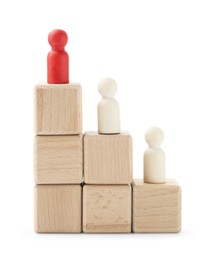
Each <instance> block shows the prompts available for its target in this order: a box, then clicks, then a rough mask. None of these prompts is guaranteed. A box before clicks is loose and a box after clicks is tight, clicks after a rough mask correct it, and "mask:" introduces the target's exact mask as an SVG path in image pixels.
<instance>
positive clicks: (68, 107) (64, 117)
mask: <svg viewBox="0 0 214 260" xmlns="http://www.w3.org/2000/svg"><path fill="white" fill-rule="evenodd" d="M35 132H36V134H37V135H68V134H81V133H82V90H81V86H80V85H78V84H40V85H37V86H36V87H35Z"/></svg>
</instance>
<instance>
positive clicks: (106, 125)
mask: <svg viewBox="0 0 214 260" xmlns="http://www.w3.org/2000/svg"><path fill="white" fill-rule="evenodd" d="M98 90H99V92H100V94H101V96H102V100H101V101H100V102H99V104H98V107H97V111H98V132H99V134H119V133H120V108H119V104H118V102H117V100H116V99H115V98H114V95H115V93H116V91H117V83H116V82H115V81H114V80H113V79H112V78H104V79H102V80H101V81H100V82H99V84H98Z"/></svg>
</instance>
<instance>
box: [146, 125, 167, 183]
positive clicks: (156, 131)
mask: <svg viewBox="0 0 214 260" xmlns="http://www.w3.org/2000/svg"><path fill="white" fill-rule="evenodd" d="M145 139H146V142H147V143H148V145H149V147H148V148H147V150H146V151H145V153H144V182H148V183H164V182H165V153H164V151H163V150H162V149H161V148H160V145H161V143H162V142H163V139H164V134H163V132H162V130H161V129H160V128H157V127H152V128H150V129H149V130H148V131H147V132H146V135H145Z"/></svg>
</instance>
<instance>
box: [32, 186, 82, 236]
mask: <svg viewBox="0 0 214 260" xmlns="http://www.w3.org/2000/svg"><path fill="white" fill-rule="evenodd" d="M81 204H82V187H81V185H37V186H35V231H36V232H39V233H40V232H41V233H43V232H44V233H52V232H53V233H61V232H62V233H67V232H74V233H79V232H81V230H82V226H81V215H82V214H81V208H82V205H81Z"/></svg>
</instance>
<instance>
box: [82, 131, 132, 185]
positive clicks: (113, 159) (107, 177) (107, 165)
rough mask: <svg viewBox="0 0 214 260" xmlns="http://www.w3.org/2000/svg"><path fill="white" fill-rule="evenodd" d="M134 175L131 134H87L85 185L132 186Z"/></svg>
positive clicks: (85, 140)
mask: <svg viewBox="0 0 214 260" xmlns="http://www.w3.org/2000/svg"><path fill="white" fill-rule="evenodd" d="M132 175H133V174H132V137H131V136H130V134H129V133H127V132H124V133H120V134H114V135H103V134H98V133H96V132H86V133H85V135H84V181H85V183H87V184H130V183H131V182H132Z"/></svg>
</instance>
